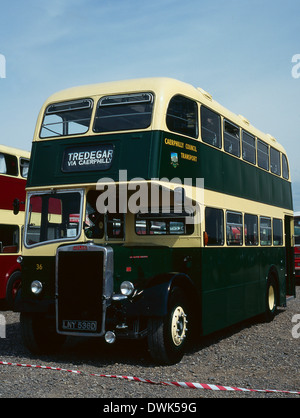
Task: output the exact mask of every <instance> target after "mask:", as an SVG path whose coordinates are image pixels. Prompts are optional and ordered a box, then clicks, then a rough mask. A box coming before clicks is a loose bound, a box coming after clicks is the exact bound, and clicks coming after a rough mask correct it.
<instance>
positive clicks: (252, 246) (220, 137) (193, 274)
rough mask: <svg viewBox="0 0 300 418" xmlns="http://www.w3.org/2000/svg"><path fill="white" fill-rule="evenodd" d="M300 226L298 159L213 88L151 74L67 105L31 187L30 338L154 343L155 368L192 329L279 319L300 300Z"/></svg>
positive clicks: (59, 98) (49, 118)
mask: <svg viewBox="0 0 300 418" xmlns="http://www.w3.org/2000/svg"><path fill="white" fill-rule="evenodd" d="M203 179H204V184H203V181H201V180H203ZM202 192H203V193H202ZM292 225H293V206H292V192H291V179H290V172H289V165H288V159H287V155H286V152H285V150H284V148H283V147H282V146H281V145H280V144H279V143H278V142H277V141H276V139H275V138H273V137H272V136H271V135H267V134H264V133H262V132H261V131H259V130H257V129H256V128H254V127H253V126H252V125H251V124H250V123H249V121H248V120H247V119H245V118H244V117H242V116H237V115H235V114H233V113H232V112H230V111H228V110H227V109H225V108H224V107H222V106H221V105H219V104H218V103H217V102H216V101H214V100H213V99H212V97H211V95H209V94H208V93H207V92H205V91H204V90H202V89H197V88H194V87H192V86H190V85H188V84H186V83H182V82H180V81H177V80H172V79H166V78H152V79H140V80H129V81H120V82H115V83H114V82H111V83H103V84H97V85H91V86H82V87H78V88H73V89H69V90H65V91H62V92H59V93H57V94H54V95H53V96H51V97H50V98H49V99H48V100H47V101H46V102H45V104H44V106H43V107H42V109H41V111H40V115H39V117H38V120H37V125H36V130H35V134H34V140H33V144H32V152H31V159H30V170H29V176H28V181H27V197H26V216H25V232H24V247H23V255H22V256H23V260H22V288H21V294H20V298H18V301H17V306H16V311H18V312H20V313H21V315H20V322H21V332H22V337H23V341H24V343H25V345H26V347H27V348H29V350H31V351H32V352H33V353H38V352H47V351H48V352H49V351H51V350H58V349H59V348H60V347H61V344H63V341H64V339H65V337H66V336H68V335H76V336H86V337H104V338H105V340H106V342H108V343H112V342H114V341H115V339H121V338H132V339H137V338H146V340H147V344H148V349H149V352H150V354H151V356H152V358H153V359H154V361H156V362H158V363H162V364H172V363H175V362H178V361H180V359H181V358H182V356H183V354H184V352H185V350H186V346H187V343H188V341H191V340H192V339H191V335H192V333H193V332H195V333H196V332H197V333H198V334H199V335H201V336H203V335H207V334H209V333H212V332H214V331H217V330H220V329H223V328H225V327H227V326H230V325H232V324H234V323H237V322H240V321H243V320H245V319H247V318H250V317H253V316H256V315H259V314H264V316H265V318H266V319H267V320H271V319H272V318H273V317H274V316H275V313H276V308H277V306H286V300H287V295H294V296H295V285H294V274H293V273H294V265H293V261H292V259H293V251H294V249H293V229H292Z"/></svg>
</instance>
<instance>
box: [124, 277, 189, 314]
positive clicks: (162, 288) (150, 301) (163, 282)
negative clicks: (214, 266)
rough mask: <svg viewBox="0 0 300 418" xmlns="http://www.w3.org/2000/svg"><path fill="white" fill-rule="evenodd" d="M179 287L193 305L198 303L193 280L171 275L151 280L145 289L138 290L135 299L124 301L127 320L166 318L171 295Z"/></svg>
mask: <svg viewBox="0 0 300 418" xmlns="http://www.w3.org/2000/svg"><path fill="white" fill-rule="evenodd" d="M175 286H178V287H180V288H181V289H182V292H184V293H186V295H187V297H189V298H190V300H191V303H194V302H195V301H196V298H195V296H196V295H197V291H196V288H195V286H194V284H193V282H192V281H191V279H190V278H189V277H188V276H187V275H185V274H180V273H169V274H166V275H162V276H159V277H155V278H154V279H153V280H151V281H150V282H149V283H148V284H147V286H145V288H144V289H140V290H137V292H136V294H135V295H134V297H132V298H131V299H127V300H126V301H124V305H123V307H124V310H125V311H126V316H127V318H130V317H153V316H165V315H166V314H167V312H168V300H169V294H170V291H171V289H172V288H173V287H175Z"/></svg>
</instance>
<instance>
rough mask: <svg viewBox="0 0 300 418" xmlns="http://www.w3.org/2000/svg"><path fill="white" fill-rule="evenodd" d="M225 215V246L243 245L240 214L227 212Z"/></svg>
mask: <svg viewBox="0 0 300 418" xmlns="http://www.w3.org/2000/svg"><path fill="white" fill-rule="evenodd" d="M226 215H227V216H226V240H227V245H243V217H242V214H241V213H237V212H227V214H226Z"/></svg>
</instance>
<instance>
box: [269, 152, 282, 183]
mask: <svg viewBox="0 0 300 418" xmlns="http://www.w3.org/2000/svg"><path fill="white" fill-rule="evenodd" d="M270 161H271V172H272V173H273V174H277V175H278V176H280V175H281V167H280V152H279V151H277V150H276V149H274V148H271V149H270Z"/></svg>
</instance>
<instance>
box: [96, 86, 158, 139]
mask: <svg viewBox="0 0 300 418" xmlns="http://www.w3.org/2000/svg"><path fill="white" fill-rule="evenodd" d="M153 101H154V97H153V94H151V93H134V94H123V95H118V96H105V97H102V98H101V99H100V100H99V102H98V107H97V112H96V117H95V123H94V128H93V130H94V132H113V131H124V130H135V129H145V128H148V127H149V126H150V124H151V120H152V110H153Z"/></svg>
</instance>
